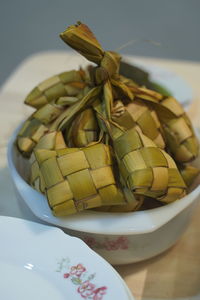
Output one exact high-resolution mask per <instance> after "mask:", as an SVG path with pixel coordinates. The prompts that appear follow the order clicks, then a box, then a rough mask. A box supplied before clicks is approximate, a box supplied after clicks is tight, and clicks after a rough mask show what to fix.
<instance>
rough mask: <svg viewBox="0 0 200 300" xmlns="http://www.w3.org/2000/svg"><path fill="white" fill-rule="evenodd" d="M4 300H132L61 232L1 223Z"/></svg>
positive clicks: (104, 267) (105, 268) (105, 267)
mask: <svg viewBox="0 0 200 300" xmlns="http://www.w3.org/2000/svg"><path fill="white" fill-rule="evenodd" d="M0 240H1V250H0V278H1V280H0V291H1V298H2V299H4V300H14V299H15V300H19V299H20V300H24V299H29V300H33V299H34V300H35V299H48V300H62V299H63V300H64V299H65V300H66V299H70V300H80V299H93V300H101V299H102V300H111V299H115V300H117V299H119V300H123V299H124V300H130V299H133V297H132V296H131V293H130V291H129V290H128V288H127V286H126V285H125V283H124V282H123V281H122V279H121V277H120V276H119V275H118V274H117V273H116V271H115V270H114V269H113V268H112V267H111V266H110V265H109V264H108V263H107V262H106V261H105V260H104V259H102V258H101V257H100V256H99V255H97V254H96V253H95V252H93V251H92V250H91V249H90V248H89V247H88V246H86V245H85V244H84V243H83V242H82V241H81V240H80V239H77V238H74V237H70V236H68V235H66V234H64V233H63V232H62V231H61V230H60V229H57V228H54V227H50V226H44V225H41V224H37V223H34V222H30V221H25V220H22V219H17V218H11V217H0Z"/></svg>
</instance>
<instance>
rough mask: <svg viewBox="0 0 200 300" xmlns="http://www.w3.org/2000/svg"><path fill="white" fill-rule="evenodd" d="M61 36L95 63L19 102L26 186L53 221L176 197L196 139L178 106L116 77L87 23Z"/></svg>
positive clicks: (115, 65) (186, 181)
mask: <svg viewBox="0 0 200 300" xmlns="http://www.w3.org/2000/svg"><path fill="white" fill-rule="evenodd" d="M60 36H61V38H62V40H63V41H64V42H65V43H67V44H68V45H69V46H71V47H72V48H73V49H75V50H76V51H78V52H79V53H80V54H81V55H83V56H84V57H85V58H87V59H88V60H89V61H91V62H93V63H95V64H96V65H90V66H88V68H86V69H85V70H83V69H80V70H78V71H75V70H72V71H67V72H64V73H61V74H58V75H56V76H53V77H51V78H49V79H47V80H45V81H44V82H42V83H40V84H39V85H38V86H37V87H36V88H34V89H33V90H32V91H31V92H30V94H29V95H28V96H27V97H26V99H25V103H26V104H27V105H30V106H32V107H34V108H36V111H35V112H34V113H33V114H32V115H31V116H30V117H29V119H28V120H27V121H25V123H24V124H23V126H22V128H21V130H20V132H19V134H18V136H17V146H18V149H19V151H20V152H21V153H22V155H24V156H25V157H27V158H29V159H30V163H31V176H30V184H31V185H32V186H33V187H34V188H35V189H37V190H38V191H40V192H42V193H44V194H45V195H46V197H47V199H48V203H49V206H50V208H51V210H52V212H53V214H54V215H55V216H66V215H69V214H73V213H76V212H80V211H82V210H85V209H91V208H93V209H94V208H97V209H100V210H105V211H122V212H123V211H124V212H127V211H134V210H137V209H139V208H140V207H141V205H142V203H143V201H144V200H145V201H148V199H150V200H149V201H151V199H152V198H153V199H155V200H156V201H160V202H162V203H170V202H173V201H175V200H178V199H180V198H181V197H183V196H184V195H185V194H186V191H187V188H188V186H189V185H190V184H191V183H192V181H193V179H194V178H195V177H196V176H197V174H198V173H199V170H198V169H196V168H194V167H192V166H189V165H188V164H187V165H186V163H188V162H190V161H192V160H193V159H195V158H196V157H197V155H198V141H197V138H196V136H195V133H194V130H193V128H192V125H191V122H190V120H189V119H188V117H187V115H186V113H185V112H184V110H183V108H182V107H181V105H180V104H179V103H178V102H177V101H176V99H174V98H173V97H169V96H164V95H162V94H160V93H158V92H155V91H153V90H150V89H147V88H145V87H144V86H139V85H138V84H136V83H135V82H134V81H133V80H132V79H130V78H126V77H124V76H122V75H120V74H119V67H120V56H119V54H117V53H115V52H112V51H104V50H103V48H102V47H101V45H100V44H99V42H98V41H97V40H96V38H95V36H94V35H93V33H92V32H91V31H90V29H89V28H88V27H87V26H86V25H84V24H82V23H80V22H79V23H78V24H77V25H75V26H70V27H69V28H67V29H66V30H65V31H64V32H63V33H61V35H60ZM36 201H37V200H36Z"/></svg>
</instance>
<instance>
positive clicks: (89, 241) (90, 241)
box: [84, 236, 96, 248]
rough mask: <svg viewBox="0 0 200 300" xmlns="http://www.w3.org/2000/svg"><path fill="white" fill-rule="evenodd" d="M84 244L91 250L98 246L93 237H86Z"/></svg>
mask: <svg viewBox="0 0 200 300" xmlns="http://www.w3.org/2000/svg"><path fill="white" fill-rule="evenodd" d="M84 242H85V243H86V244H87V245H88V246H89V247H90V248H94V247H95V245H96V240H95V238H93V237H90V236H86V237H85V239H84Z"/></svg>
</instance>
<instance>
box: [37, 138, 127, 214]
mask: <svg viewBox="0 0 200 300" xmlns="http://www.w3.org/2000/svg"><path fill="white" fill-rule="evenodd" d="M34 155H35V158H36V160H35V162H34V163H35V164H37V167H38V166H39V168H37V170H36V174H35V176H34V178H32V184H33V185H35V183H34V181H38V178H40V180H41V182H40V183H39V184H38V183H37V187H38V186H39V188H41V192H42V191H43V190H42V189H43V184H44V186H45V190H46V194H47V198H48V202H49V205H50V207H51V209H52V211H53V213H54V214H55V215H56V216H63V215H68V214H72V213H76V212H79V211H82V210H84V209H88V208H93V207H99V206H102V205H108V204H109V205H111V204H126V203H127V200H126V198H125V196H124V194H123V191H122V190H121V189H120V188H118V186H117V184H116V181H115V178H114V175H113V171H112V159H111V156H110V150H109V146H106V145H104V144H102V143H98V144H96V145H93V146H89V147H84V148H82V149H78V148H65V149H62V150H57V151H49V150H46V149H38V150H35V151H34ZM38 170H39V171H40V172H41V174H40V176H39V172H38ZM32 172H33V165H32Z"/></svg>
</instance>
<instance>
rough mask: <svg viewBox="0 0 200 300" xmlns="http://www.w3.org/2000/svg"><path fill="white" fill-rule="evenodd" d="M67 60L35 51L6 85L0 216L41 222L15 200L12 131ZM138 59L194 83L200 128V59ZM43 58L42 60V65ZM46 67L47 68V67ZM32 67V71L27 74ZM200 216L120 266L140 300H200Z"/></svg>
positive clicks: (0, 96)
mask: <svg viewBox="0 0 200 300" xmlns="http://www.w3.org/2000/svg"><path fill="white" fill-rule="evenodd" d="M52 57H53V58H55V61H56V62H55V61H54V60H52ZM63 58H66V54H63V53H57V52H47V53H43V54H38V55H35V56H33V57H31V58H29V59H28V60H27V61H25V63H23V64H22V65H20V66H19V68H18V69H16V70H15V71H14V72H13V74H12V75H11V77H9V78H8V80H7V81H6V82H5V84H4V85H3V86H2V88H1V93H0V102H1V112H0V124H1V130H0V215H6V216H13V217H19V218H24V219H28V220H33V221H37V222H38V221H39V220H38V219H37V218H36V217H35V216H33V214H32V213H31V212H30V211H29V209H28V208H27V207H25V206H23V205H21V206H19V204H18V202H17V201H16V198H15V195H14V191H13V188H12V184H11V179H10V176H9V172H8V168H7V162H6V144H7V140H8V138H9V136H10V134H11V133H12V131H13V129H14V128H15V127H16V126H17V125H18V124H19V122H20V121H21V120H23V119H24V118H25V117H26V116H28V115H29V114H30V112H31V109H29V108H26V107H25V106H24V105H22V102H23V99H24V96H25V95H26V93H27V92H28V91H29V90H30V89H32V88H33V87H34V86H35V85H36V84H37V83H39V82H40V81H41V80H43V79H44V78H46V77H49V76H50V75H51V73H52V75H53V74H54V73H55V71H57V72H60V71H62V69H64V68H65V66H66V65H64V66H63ZM139 59H142V60H143V61H145V62H146V63H147V64H154V65H159V66H163V67H165V68H167V69H170V70H172V71H174V72H176V73H177V74H178V75H180V76H181V77H182V78H183V79H185V80H186V81H187V82H188V83H189V84H190V86H191V87H192V89H193V91H194V101H193V102H192V104H191V105H190V107H189V110H188V112H189V114H190V116H191V117H192V120H193V123H194V125H195V126H196V127H199V128H200V123H199V122H200V118H199V115H200V102H199V101H200V83H199V78H200V63H198V62H196V63H195V62H189V61H177V60H163V59H152V58H147V57H143V58H139ZM40 60H41V61H42V64H40ZM66 61H67V59H66ZM67 63H68V67H69V68H70V64H71V65H72V66H73V67H76V66H74V64H75V65H79V64H80V63H81V64H82V63H83V61H79V60H78V61H77V60H76V63H74V61H73V60H70V61H67ZM84 63H85V62H84ZM84 63H83V64H84ZM44 65H45V68H43V67H44ZM27 66H28V68H29V70H31V72H28V73H27V69H26V68H27ZM25 67H26V68H25ZM30 67H31V68H30ZM38 68H40V72H38ZM25 69H26V70H25ZM47 74H48V76H47ZM36 75H37V76H36ZM25 82H26V84H25ZM199 214H200V205H199V207H198V209H197V210H196V213H195V215H194V217H193V220H192V222H191V224H190V226H189V227H188V229H187V231H186V232H185V234H184V235H183V236H182V237H181V239H180V240H179V241H178V243H177V244H176V245H175V246H173V247H172V248H171V249H170V250H168V251H166V252H165V253H163V254H161V255H159V256H157V257H155V258H152V259H149V260H147V261H144V262H140V263H135V264H129V265H123V266H117V267H115V268H116V270H117V271H118V272H119V274H120V275H121V276H122V277H123V279H124V280H125V282H126V283H127V285H128V287H129V288H130V290H131V291H132V293H133V295H134V296H135V299H136V300H164V299H166V300H167V299H168V300H169V299H170V300H172V299H173V300H174V299H177V300H197V299H200V239H199V236H200V226H199V225H200V219H199Z"/></svg>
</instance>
